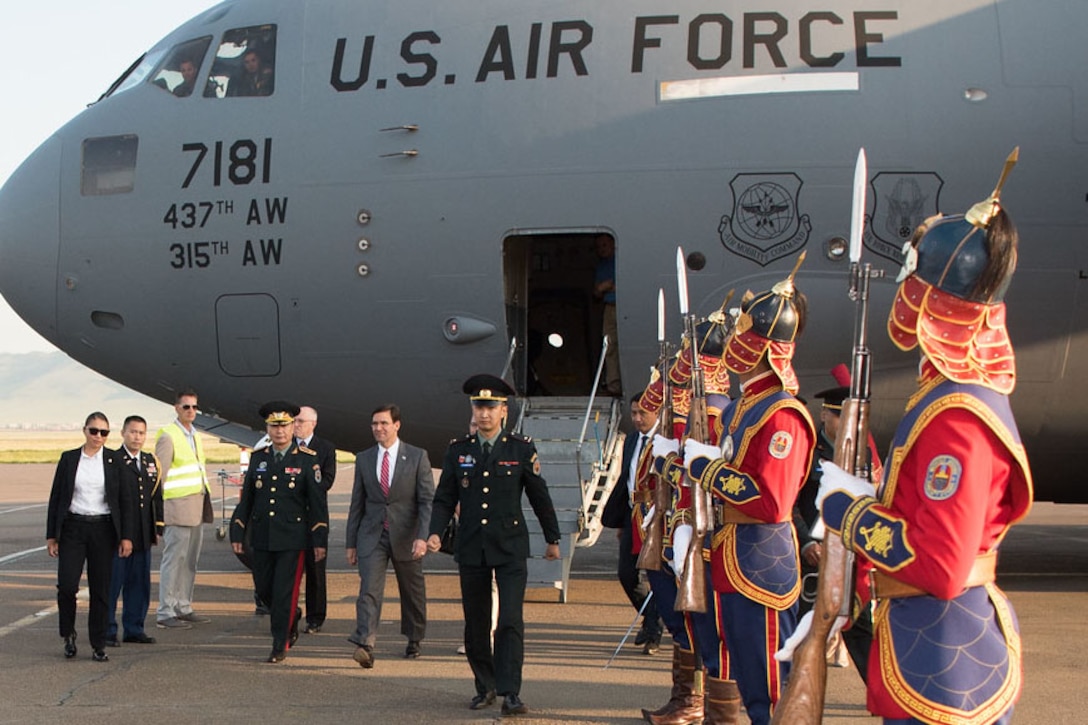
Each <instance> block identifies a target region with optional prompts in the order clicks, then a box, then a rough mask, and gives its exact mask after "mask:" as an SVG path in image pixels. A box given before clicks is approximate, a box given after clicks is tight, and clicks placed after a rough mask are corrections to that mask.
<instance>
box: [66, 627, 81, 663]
mask: <svg viewBox="0 0 1088 725" xmlns="http://www.w3.org/2000/svg"><path fill="white" fill-rule="evenodd" d="M78 651H79V650H78V649H76V633H75V632H72V633H71V634H70V635H68V636H67V637H65V638H64V656H65V657H67V658H68V659H72V658H73V657H75V656H76V652H78Z"/></svg>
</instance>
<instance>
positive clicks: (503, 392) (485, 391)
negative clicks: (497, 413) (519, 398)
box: [461, 373, 515, 405]
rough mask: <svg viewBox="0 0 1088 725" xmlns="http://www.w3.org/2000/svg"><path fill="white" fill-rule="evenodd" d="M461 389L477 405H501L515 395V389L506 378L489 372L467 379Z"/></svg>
mask: <svg viewBox="0 0 1088 725" xmlns="http://www.w3.org/2000/svg"><path fill="white" fill-rule="evenodd" d="M461 390H462V391H463V392H464V393H465V395H467V396H469V398H470V399H471V400H472V402H473V404H475V405H499V404H500V403H505V402H506V399H507V398H508V397H510V396H511V395H515V392H514V389H513V388H511V387H510V385H509V384H508V383H507V382H506V381H505V380H503V379H502V378H500V377H496V376H495V375H488V374H487V373H480V374H479V375H473V376H472V377H471V378H469V379H468V380H466V381H465V384H464V385H462V386H461Z"/></svg>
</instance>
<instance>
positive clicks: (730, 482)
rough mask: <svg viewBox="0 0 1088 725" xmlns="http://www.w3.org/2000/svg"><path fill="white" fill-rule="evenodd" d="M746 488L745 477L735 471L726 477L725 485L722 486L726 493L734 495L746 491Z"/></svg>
mask: <svg viewBox="0 0 1088 725" xmlns="http://www.w3.org/2000/svg"><path fill="white" fill-rule="evenodd" d="M744 488H745V487H744V479H743V478H741V477H740V476H738V475H736V474H735V473H734V474H732V475H730V476H729V478H727V479H725V485H724V486H722V489H723V490H724V491H725V492H726V493H728V494H731V495H733V496H739V495H740V494H742V493H744Z"/></svg>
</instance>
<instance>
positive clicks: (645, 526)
mask: <svg viewBox="0 0 1088 725" xmlns="http://www.w3.org/2000/svg"><path fill="white" fill-rule="evenodd" d="M656 512H657V504H651V505H650V510H649V511H647V512H646V515H645V516H643V517H642V530H643V531H649V530H650V524H652V523H653V522H654V514H655V513H656Z"/></svg>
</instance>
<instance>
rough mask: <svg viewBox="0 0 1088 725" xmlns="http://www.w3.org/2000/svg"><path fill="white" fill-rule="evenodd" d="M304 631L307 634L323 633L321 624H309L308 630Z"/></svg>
mask: <svg viewBox="0 0 1088 725" xmlns="http://www.w3.org/2000/svg"><path fill="white" fill-rule="evenodd" d="M304 631H305V632H306V634H317V633H318V632H320V631H321V625H320V624H307V625H306V629H305V630H304Z"/></svg>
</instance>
